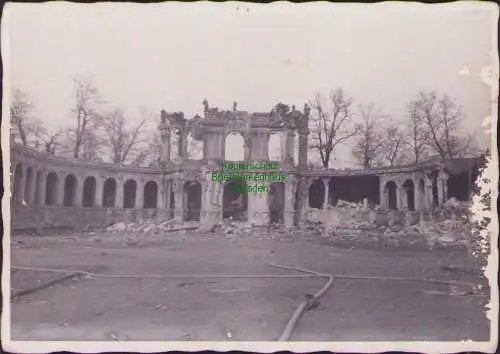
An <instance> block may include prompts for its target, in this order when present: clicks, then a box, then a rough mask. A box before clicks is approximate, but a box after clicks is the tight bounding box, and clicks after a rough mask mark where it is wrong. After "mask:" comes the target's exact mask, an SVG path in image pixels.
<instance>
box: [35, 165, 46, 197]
mask: <svg viewBox="0 0 500 354" xmlns="http://www.w3.org/2000/svg"><path fill="white" fill-rule="evenodd" d="M40 176H41V178H40V184H39V186H37V202H38V204H39V205H45V198H46V195H45V193H46V184H47V172H46V171H43V170H42V173H41V174H40ZM38 187H40V188H38Z"/></svg>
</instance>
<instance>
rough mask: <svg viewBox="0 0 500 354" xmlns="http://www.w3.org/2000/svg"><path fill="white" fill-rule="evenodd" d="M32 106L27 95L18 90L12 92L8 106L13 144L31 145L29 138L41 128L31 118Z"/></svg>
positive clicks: (38, 123)
mask: <svg viewBox="0 0 500 354" xmlns="http://www.w3.org/2000/svg"><path fill="white" fill-rule="evenodd" d="M32 111H33V105H32V103H31V102H30V100H29V98H28V95H27V94H26V93H25V92H23V91H21V90H18V89H15V90H14V91H13V92H12V102H11V104H10V122H11V131H10V133H11V137H12V141H13V142H19V143H21V144H22V145H24V146H29V145H30V144H31V141H30V140H31V138H32V137H33V136H35V133H36V131H37V130H39V129H40V128H41V123H40V122H39V121H38V120H37V119H35V118H33V117H32V116H31V113H32Z"/></svg>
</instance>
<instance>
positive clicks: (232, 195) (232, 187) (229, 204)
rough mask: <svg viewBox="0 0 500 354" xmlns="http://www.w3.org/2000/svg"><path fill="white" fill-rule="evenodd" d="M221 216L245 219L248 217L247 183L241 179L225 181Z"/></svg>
mask: <svg viewBox="0 0 500 354" xmlns="http://www.w3.org/2000/svg"><path fill="white" fill-rule="evenodd" d="M222 200H223V207H222V210H223V212H222V217H223V218H224V219H227V218H232V219H235V220H241V221H246V220H247V219H248V216H247V212H248V192H247V184H246V182H245V181H244V180H243V179H238V180H231V181H228V182H227V183H225V185H224V190H223V197H222Z"/></svg>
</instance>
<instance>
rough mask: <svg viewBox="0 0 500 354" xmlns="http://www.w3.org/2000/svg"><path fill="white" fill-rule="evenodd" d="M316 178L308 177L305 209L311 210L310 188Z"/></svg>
mask: <svg viewBox="0 0 500 354" xmlns="http://www.w3.org/2000/svg"><path fill="white" fill-rule="evenodd" d="M313 182H314V179H312V178H306V184H305V191H304V204H305V205H304V208H305V210H306V211H307V210H309V189H310V188H311V185H312V184H313Z"/></svg>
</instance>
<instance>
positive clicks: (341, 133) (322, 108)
mask: <svg viewBox="0 0 500 354" xmlns="http://www.w3.org/2000/svg"><path fill="white" fill-rule="evenodd" d="M351 106H352V98H350V97H345V95H344V91H343V90H342V89H341V88H340V89H337V90H336V91H333V92H331V93H330V96H329V100H328V102H324V100H323V98H322V97H321V95H320V94H316V96H315V98H314V100H313V101H312V102H311V107H312V110H313V112H314V113H313V114H312V115H311V118H310V121H311V128H310V132H311V138H312V143H311V148H313V149H317V150H318V151H319V155H320V157H321V163H322V165H323V167H328V165H329V163H330V158H331V157H332V153H333V151H334V149H335V148H336V147H337V145H338V144H340V143H343V142H345V141H347V140H349V139H350V138H352V137H353V136H355V135H356V129H354V127H353V126H352V124H351V122H352V119H351Z"/></svg>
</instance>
